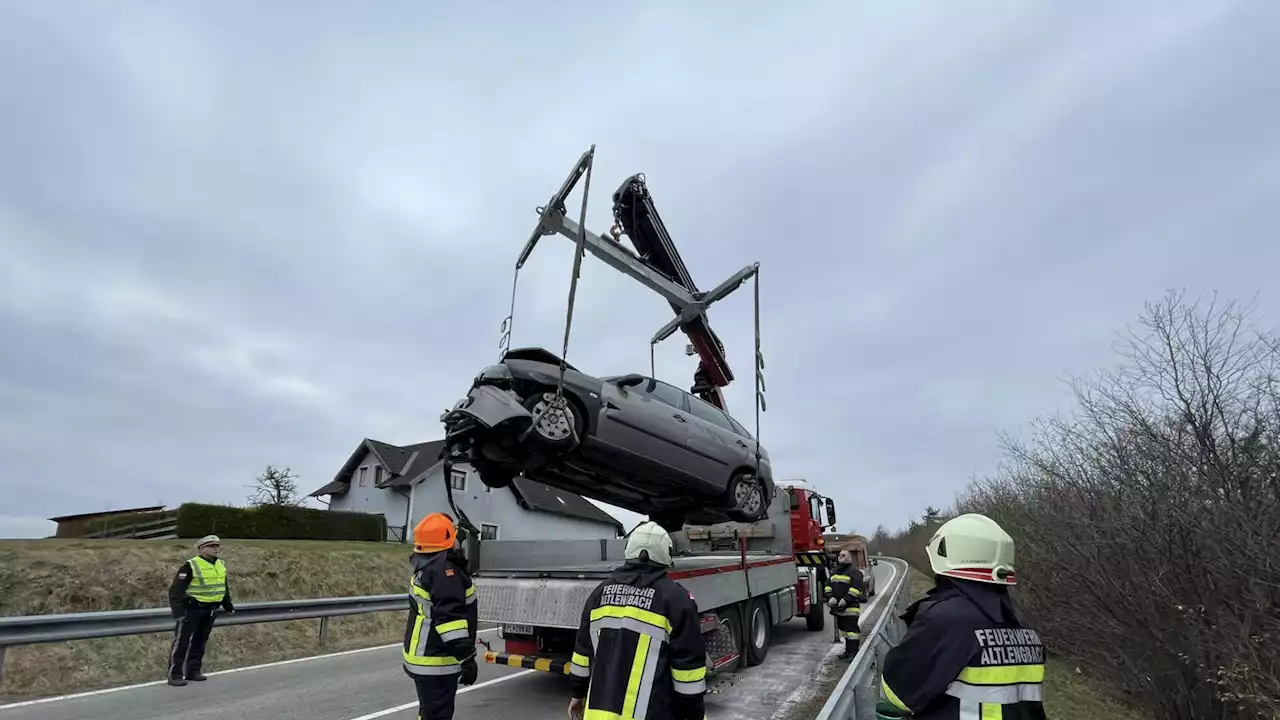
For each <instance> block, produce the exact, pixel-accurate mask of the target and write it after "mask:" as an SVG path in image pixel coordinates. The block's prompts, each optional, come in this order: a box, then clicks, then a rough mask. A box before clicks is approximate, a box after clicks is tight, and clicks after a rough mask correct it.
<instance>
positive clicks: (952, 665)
mask: <svg viewBox="0 0 1280 720" xmlns="http://www.w3.org/2000/svg"><path fill="white" fill-rule="evenodd" d="M937 583H938V584H937V587H935V588H934V589H932V590H930V591H929V594H928V595H926V596H925V597H924V598H922V599H920V600H919V601H917V602H916V603H915V604H913V605H912V606H911V607H909V608H907V611H906V612H905V613H903V615H902V618H903V620H905V621H906V622H907V633H906V636H904V637H903V639H902V642H901V643H899V644H898V645H897V646H896V647H894V648H892V649H890V650H889V652H888V654H887V655H886V657H885V664H884V672H883V679H884V692H885V697H886V698H888V700H889V701H890V702H891V703H893V704H894V705H896V706H897V707H899V708H900V709H903V710H907V711H909V712H911V713H912V714H913V717H915V718H917V720H957V719H961V720H963V719H965V718H984V719H985V718H999V719H1000V720H1044V717H1045V715H1044V708H1043V706H1042V705H1041V701H1042V698H1043V691H1042V688H1041V683H1042V682H1043V681H1044V647H1043V645H1041V642H1040V635H1039V634H1038V633H1037V632H1036V631H1035V630H1031V629H1029V628H1024V627H1023V626H1022V623H1021V622H1019V620H1018V617H1017V615H1016V614H1015V613H1014V609H1013V603H1012V602H1011V601H1010V598H1009V592H1008V588H1006V587H1002V586H997V585H988V584H985V583H978V582H966V581H955V580H952V579H950V578H947V577H943V576H938V578H937Z"/></svg>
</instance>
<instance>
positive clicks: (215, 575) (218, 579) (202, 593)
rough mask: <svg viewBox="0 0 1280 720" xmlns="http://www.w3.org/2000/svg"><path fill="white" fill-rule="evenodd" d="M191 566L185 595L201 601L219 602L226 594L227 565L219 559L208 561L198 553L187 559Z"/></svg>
mask: <svg viewBox="0 0 1280 720" xmlns="http://www.w3.org/2000/svg"><path fill="white" fill-rule="evenodd" d="M187 565H189V566H191V584H190V585H188V586H187V597H189V598H192V599H194V600H196V601H197V602H202V603H220V602H222V598H224V597H226V595H227V566H226V565H225V564H224V563H222V562H221V561H217V560H215V561H214V562H209V561H208V560H205V559H204V558H202V557H200V556H199V555H197V556H195V557H193V558H191V559H190V560H188V561H187Z"/></svg>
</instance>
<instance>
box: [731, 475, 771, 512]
mask: <svg viewBox="0 0 1280 720" xmlns="http://www.w3.org/2000/svg"><path fill="white" fill-rule="evenodd" d="M725 491H726V493H727V496H728V497H727V498H726V506H727V507H728V508H730V509H729V517H730V518H732V519H733V520H734V521H736V522H756V521H757V520H763V519H764V518H766V517H768V515H769V503H767V502H766V501H765V499H764V483H762V482H760V479H759V478H757V477H756V476H755V474H754V473H752V472H750V471H748V470H740V471H738V472H736V473H734V474H733V477H732V478H730V479H729V485H728V487H727V488H725ZM747 493H755V495H756V497H757V498H758V500H757V503H758V504H757V505H756V506H755V507H756V509H755V511H754V512H752V511H750V510H749V509H748V508H749V507H750V504H749V500H746V499H745V498H747V497H749V496H748V495H747Z"/></svg>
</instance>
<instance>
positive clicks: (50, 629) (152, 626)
mask: <svg viewBox="0 0 1280 720" xmlns="http://www.w3.org/2000/svg"><path fill="white" fill-rule="evenodd" d="M408 609H409V605H408V600H407V599H406V596H405V595H404V594H403V593H401V594H399V595H362V596H353V597H337V598H317V599H313V600H271V601H268V602H249V603H240V604H238V605H236V611H235V612H234V613H223V612H219V613H217V619H216V620H215V623H216V624H218V625H251V624H253V623H266V622H284V621H287V620H311V619H315V618H319V619H320V627H319V632H318V635H317V640H318V642H319V644H320V647H324V644H325V639H326V637H327V636H328V632H329V618H331V617H341V616H343V615H362V614H364V613H372V612H390V611H393V610H400V611H406V610H408ZM174 622H176V621H175V620H174V619H173V616H172V615H170V614H169V608H148V609H146V610H114V611H109V612H87V613H67V614H64V615H22V616H19V617H0V673H3V672H4V655H5V651H6V650H7V649H9V648H10V647H14V646H17V645H38V644H41V643H55V642H65V641H68V640H90V639H93V638H103V637H120V636H124V635H147V634H150V633H166V632H173V628H174Z"/></svg>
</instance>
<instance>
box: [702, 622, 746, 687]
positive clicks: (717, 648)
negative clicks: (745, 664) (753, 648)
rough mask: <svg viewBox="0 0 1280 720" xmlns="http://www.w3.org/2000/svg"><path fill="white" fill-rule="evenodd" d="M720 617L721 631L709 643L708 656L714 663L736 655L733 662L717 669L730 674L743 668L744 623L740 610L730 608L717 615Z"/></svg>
mask: <svg viewBox="0 0 1280 720" xmlns="http://www.w3.org/2000/svg"><path fill="white" fill-rule="evenodd" d="M717 615H719V617H720V629H719V630H717V631H716V632H715V633H713V634H714V635H716V637H714V638H712V639H711V642H710V643H708V654H709V655H712V656H713V657H712V658H711V660H712V661H716V660H719V659H720V658H722V657H726V656H728V655H730V654H733V655H736V656H737V657H736V658H734V659H733V660H732V661H730V662H727V663H725V664H724V665H721V666H720V667H718V668H716V672H723V673H730V672H733V671H734V670H737V669H738V668H739V667H742V621H741V620H739V619H738V618H739V615H738V609H737V608H734V607H728V608H725V609H723V610H721V611H720V612H719V613H717Z"/></svg>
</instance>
